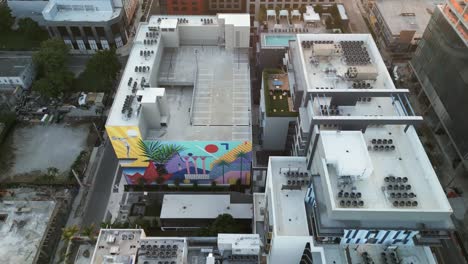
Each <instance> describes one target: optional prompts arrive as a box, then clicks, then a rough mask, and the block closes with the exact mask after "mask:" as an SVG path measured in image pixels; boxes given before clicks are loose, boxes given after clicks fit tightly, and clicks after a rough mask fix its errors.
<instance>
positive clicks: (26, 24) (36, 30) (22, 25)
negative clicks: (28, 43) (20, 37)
mask: <svg viewBox="0 0 468 264" xmlns="http://www.w3.org/2000/svg"><path fill="white" fill-rule="evenodd" d="M18 26H19V31H20V32H21V33H23V34H25V35H27V36H28V37H29V38H30V39H33V40H39V39H41V38H43V36H44V35H46V33H45V32H44V30H43V29H42V28H41V27H40V26H39V24H37V22H36V21H34V20H32V19H31V18H29V17H27V18H22V19H20V20H18Z"/></svg>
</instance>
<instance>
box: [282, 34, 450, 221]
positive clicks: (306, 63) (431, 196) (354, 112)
mask: <svg viewBox="0 0 468 264" xmlns="http://www.w3.org/2000/svg"><path fill="white" fill-rule="evenodd" d="M303 41H331V42H332V43H333V44H336V45H337V48H338V51H339V50H340V47H341V42H342V41H362V43H363V44H362V45H363V48H365V49H366V50H367V52H368V54H369V57H370V64H368V66H371V67H374V68H375V70H376V71H377V73H378V75H377V77H376V79H375V80H373V79H366V82H367V83H369V84H370V87H369V88H367V89H368V90H369V91H373V90H377V89H378V90H382V91H385V90H390V91H392V90H396V88H395V86H394V84H393V82H392V80H391V78H390V75H389V73H388V71H387V69H386V66H385V64H384V62H383V60H382V58H381V56H380V53H379V51H378V49H377V47H376V45H375V43H374V41H373V39H372V37H371V35H365V34H315V35H313V34H309V35H305V34H298V35H297V44H298V45H297V44H295V43H294V44H290V45H291V50H292V51H293V61H295V64H294V66H295V69H294V70H295V72H297V73H298V74H300V75H303V76H304V77H305V78H304V79H305V81H304V84H305V85H304V86H305V88H306V90H307V91H308V92H310V93H311V94H314V95H315V94H320V90H326V89H328V90H335V91H350V92H351V91H353V90H354V91H358V90H357V89H356V88H353V86H352V84H353V83H354V82H355V81H354V80H350V79H348V78H347V77H346V75H345V73H346V70H347V68H348V67H349V66H348V65H347V64H346V62H345V61H344V59H343V55H342V54H341V51H339V52H337V53H333V55H331V56H325V57H320V58H318V57H315V58H314V54H313V48H308V47H307V45H306V46H305V47H303V46H302V45H301V44H302V42H303ZM297 56H299V57H297ZM314 59H315V60H316V61H315V62H314V61H313V60H314ZM298 60H299V61H298ZM370 99H371V100H370ZM370 99H369V100H359V101H357V103H356V104H355V105H340V104H337V105H336V109H337V110H339V114H337V115H336V118H347V117H350V118H354V119H357V120H361V119H364V118H369V117H372V118H375V119H377V120H378V119H379V118H381V117H389V118H403V119H404V118H406V117H408V114H407V113H406V111H407V110H403V108H402V105H401V103H400V102H401V100H402V99H400V100H398V101H395V99H392V98H391V97H390V96H388V97H371V98H370ZM311 100H313V101H312V103H308V105H307V108H306V110H307V111H302V112H301V114H305V113H307V115H308V118H309V119H310V120H312V122H313V118H314V117H317V118H318V117H321V116H325V117H326V116H328V115H327V114H324V113H323V112H322V111H321V107H320V105H322V106H328V105H330V104H331V97H326V96H323V97H322V96H320V97H318V96H315V97H314V98H313V99H311ZM408 111H409V110H408ZM330 118H331V119H333V118H334V117H333V116H330ZM302 119H303V118H302V117H301V120H302ZM320 130H321V131H327V130H330V131H333V132H329V133H328V134H327V133H324V140H325V141H326V144H324V145H323V148H324V149H325V151H326V152H328V153H330V155H332V156H333V155H334V157H333V159H335V160H340V161H341V162H343V164H344V165H343V166H348V167H349V168H347V169H344V168H343V166H341V165H340V167H339V170H342V171H343V170H344V171H346V172H349V171H354V170H357V169H359V168H358V166H357V165H356V164H353V163H354V162H356V163H360V162H362V161H361V159H362V157H363V156H369V157H370V161H371V166H370V167H369V168H368V169H369V170H370V171H372V173H371V174H370V175H369V176H368V177H367V178H366V177H363V178H362V179H361V180H356V181H355V182H353V184H354V187H353V188H355V190H356V192H360V193H361V194H362V197H363V198H362V200H363V201H364V206H362V207H356V208H343V207H342V206H341V207H340V206H339V201H340V199H339V198H338V193H339V192H340V190H342V189H343V187H339V186H338V185H339V183H340V182H339V181H338V176H343V174H344V173H342V172H337V171H336V169H335V168H334V167H333V166H326V165H325V164H326V162H325V161H324V162H325V164H323V167H324V168H326V171H327V173H328V175H322V176H324V178H325V179H326V180H327V182H326V184H327V185H326V188H327V189H329V192H328V194H329V196H330V197H329V198H328V199H330V200H331V201H332V202H333V204H332V205H333V209H336V210H341V211H343V212H345V211H346V212H352V211H356V212H358V211H359V212H364V211H366V212H368V213H369V214H368V215H366V217H367V216H369V217H377V218H379V217H382V215H379V214H378V213H375V212H388V213H389V214H388V215H387V218H388V219H390V218H394V219H399V220H402V219H405V217H406V218H407V219H408V220H415V219H416V218H417V219H421V218H427V219H429V216H430V217H434V220H435V219H436V218H438V219H439V220H441V219H446V218H447V216H448V215H449V214H451V212H452V209H451V207H450V204H449V203H448V201H447V198H446V196H445V193H444V192H443V190H442V187H441V186H440V183H439V180H438V178H437V175H436V174H435V172H434V170H433V168H432V165H431V164H430V161H429V159H428V157H427V155H426V153H425V150H424V148H423V146H422V144H421V142H420V140H419V138H418V135H417V134H416V131H415V129H414V128H413V126H411V125H410V126H409V127H408V128H407V130H406V126H405V125H372V124H371V125H368V126H367V127H366V128H365V129H364V130H363V132H362V136H363V139H364V141H362V140H360V141H361V143H359V144H358V142H357V141H355V140H352V139H347V140H349V142H343V143H341V144H338V142H339V141H340V138H341V137H343V134H344V133H345V132H343V131H341V132H340V131H338V130H337V128H336V127H324V126H322V127H321V128H320ZM333 133H335V135H334V136H333V135H332V134H333ZM354 133H361V132H354ZM383 140H385V141H383ZM374 141H375V142H377V143H373V142H374ZM353 142H354V143H353ZM379 142H391V143H379ZM356 144H358V145H359V146H354V145H356ZM350 145H353V147H352V148H353V149H351V150H350V151H352V152H356V151H357V152H359V153H358V154H357V155H356V156H353V157H350V158H349V159H350V161H349V162H346V159H347V155H348V153H346V150H348V146H350ZM376 147H377V149H375V148H376ZM365 152H367V154H365ZM337 154H339V155H340V156H341V157H337V156H336V155H337ZM321 158H323V157H321ZM364 160H367V158H365V159H364ZM391 176H393V177H395V178H398V177H399V178H400V179H402V178H406V179H405V180H406V181H407V182H406V183H405V184H404V185H405V188H406V187H408V188H410V190H411V191H406V189H405V192H407V193H408V195H409V193H413V194H414V195H415V199H412V200H411V201H416V202H417V204H416V205H415V206H407V205H406V204H405V206H394V204H393V203H394V202H395V199H393V198H391V195H392V193H394V195H399V194H398V193H402V192H401V191H400V190H396V191H393V190H390V191H389V190H387V185H389V183H388V182H385V180H386V177H391ZM387 179H388V178H387ZM395 184H396V183H394V184H393V185H395ZM406 185H410V186H406ZM392 187H394V186H392ZM400 187H401V186H399V188H400ZM324 188H325V186H324ZM403 193H404V192H403ZM401 195H403V194H401ZM405 201H406V200H405ZM394 212H399V214H395V213H394ZM372 213H374V214H372ZM403 214H405V215H406V216H403ZM347 216H349V217H355V218H359V217H362V216H359V215H358V214H355V215H353V214H347V215H346V214H344V213H343V214H342V215H340V217H347Z"/></svg>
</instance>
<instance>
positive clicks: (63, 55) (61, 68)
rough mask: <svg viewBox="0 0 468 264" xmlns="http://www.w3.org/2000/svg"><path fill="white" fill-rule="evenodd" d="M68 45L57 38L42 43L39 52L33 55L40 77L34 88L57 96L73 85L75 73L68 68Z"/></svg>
mask: <svg viewBox="0 0 468 264" xmlns="http://www.w3.org/2000/svg"><path fill="white" fill-rule="evenodd" d="M67 59H68V47H67V46H66V45H65V43H64V42H63V41H62V40H60V39H57V38H54V39H49V40H46V41H43V42H42V43H41V47H40V49H39V51H38V52H36V53H35V54H34V55H33V60H34V63H35V64H36V66H37V73H38V79H37V81H35V82H34V83H33V89H35V90H37V91H38V92H40V93H41V95H44V96H46V97H52V98H57V97H59V96H60V95H62V94H63V93H65V92H66V91H67V90H68V89H69V88H70V86H71V82H72V80H73V75H72V73H71V72H70V71H68V70H67V69H66V65H65V63H66V61H67Z"/></svg>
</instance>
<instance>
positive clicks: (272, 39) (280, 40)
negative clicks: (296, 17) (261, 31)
mask: <svg viewBox="0 0 468 264" xmlns="http://www.w3.org/2000/svg"><path fill="white" fill-rule="evenodd" d="M290 40H296V36H295V35H265V42H264V43H265V46H284V47H287V46H289V41H290Z"/></svg>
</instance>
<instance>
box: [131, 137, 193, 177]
mask: <svg viewBox="0 0 468 264" xmlns="http://www.w3.org/2000/svg"><path fill="white" fill-rule="evenodd" d="M138 147H139V148H140V150H141V152H142V153H143V154H142V156H143V157H145V158H146V160H145V161H148V162H153V163H154V165H156V169H157V171H158V173H159V175H165V174H167V169H166V164H167V163H168V162H169V161H170V160H171V159H172V158H173V157H174V156H175V155H179V152H181V151H184V150H185V148H184V147H183V146H180V145H177V144H162V143H161V141H146V142H145V141H143V140H141V139H140V141H139V142H138Z"/></svg>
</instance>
